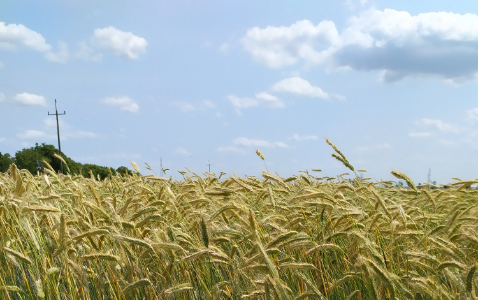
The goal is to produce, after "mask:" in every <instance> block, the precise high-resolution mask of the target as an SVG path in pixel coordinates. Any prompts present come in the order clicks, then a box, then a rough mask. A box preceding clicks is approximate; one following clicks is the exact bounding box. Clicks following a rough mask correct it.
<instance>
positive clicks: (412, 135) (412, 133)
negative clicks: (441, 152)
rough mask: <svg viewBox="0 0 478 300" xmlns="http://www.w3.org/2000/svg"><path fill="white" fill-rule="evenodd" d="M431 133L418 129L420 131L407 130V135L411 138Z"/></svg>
mask: <svg viewBox="0 0 478 300" xmlns="http://www.w3.org/2000/svg"><path fill="white" fill-rule="evenodd" d="M430 135H431V134H430V132H426V131H420V132H409V133H408V136H409V137H412V138H422V137H429V136H430Z"/></svg>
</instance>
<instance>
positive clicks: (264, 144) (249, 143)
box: [233, 137, 288, 148]
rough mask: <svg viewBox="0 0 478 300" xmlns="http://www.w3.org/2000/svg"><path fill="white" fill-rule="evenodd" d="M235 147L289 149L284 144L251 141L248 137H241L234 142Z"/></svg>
mask: <svg viewBox="0 0 478 300" xmlns="http://www.w3.org/2000/svg"><path fill="white" fill-rule="evenodd" d="M233 143H234V145H236V146H245V147H264V148H276V147H278V148H287V147H288V145H287V144H286V143H283V142H268V141H265V140H256V139H249V138H246V137H240V138H237V139H235V140H234V142H233Z"/></svg>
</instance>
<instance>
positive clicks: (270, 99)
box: [255, 92, 285, 108]
mask: <svg viewBox="0 0 478 300" xmlns="http://www.w3.org/2000/svg"><path fill="white" fill-rule="evenodd" d="M255 96H256V99H259V100H262V101H263V102H264V103H267V104H269V105H270V106H272V107H276V108H282V107H284V106H285V104H284V102H283V101H282V100H280V99H279V98H277V97H276V96H274V95H271V94H269V93H266V92H261V93H258V94H256V95H255Z"/></svg>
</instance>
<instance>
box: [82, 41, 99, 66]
mask: <svg viewBox="0 0 478 300" xmlns="http://www.w3.org/2000/svg"><path fill="white" fill-rule="evenodd" d="M76 57H78V58H79V59H82V60H86V61H93V62H99V61H101V59H102V58H103V54H101V53H96V52H95V50H94V49H93V48H91V47H90V46H89V45H88V44H87V43H86V42H84V41H83V42H81V43H80V49H79V50H78V51H77V52H76Z"/></svg>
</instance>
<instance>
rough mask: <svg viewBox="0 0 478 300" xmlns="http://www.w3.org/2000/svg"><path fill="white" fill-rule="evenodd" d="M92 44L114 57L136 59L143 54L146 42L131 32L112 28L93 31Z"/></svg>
mask: <svg viewBox="0 0 478 300" xmlns="http://www.w3.org/2000/svg"><path fill="white" fill-rule="evenodd" d="M93 43H94V44H95V45H98V46H99V47H101V48H104V49H106V50H108V51H111V52H112V53H113V54H114V55H118V56H123V57H126V58H129V59H138V58H139V56H140V55H141V54H143V53H144V52H145V49H146V46H147V45H148V42H147V41H146V40H145V39H144V38H142V37H139V36H136V35H134V34H133V33H131V32H125V31H121V30H118V29H116V28H114V27H112V26H109V27H105V28H97V29H95V33H94V37H93Z"/></svg>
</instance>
